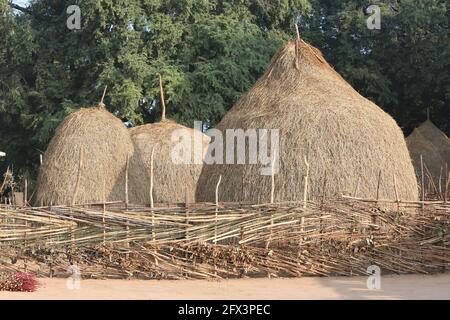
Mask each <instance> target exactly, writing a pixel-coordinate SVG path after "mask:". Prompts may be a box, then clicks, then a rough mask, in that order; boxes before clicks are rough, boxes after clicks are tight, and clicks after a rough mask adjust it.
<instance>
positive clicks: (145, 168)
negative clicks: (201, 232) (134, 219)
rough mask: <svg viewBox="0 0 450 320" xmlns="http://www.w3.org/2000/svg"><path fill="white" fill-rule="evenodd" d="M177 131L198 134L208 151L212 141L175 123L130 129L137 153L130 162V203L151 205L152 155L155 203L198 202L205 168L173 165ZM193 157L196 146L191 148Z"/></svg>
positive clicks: (165, 122)
mask: <svg viewBox="0 0 450 320" xmlns="http://www.w3.org/2000/svg"><path fill="white" fill-rule="evenodd" d="M174 130H185V134H186V136H188V137H189V138H190V139H193V138H194V134H195V133H196V134H198V135H199V137H200V139H201V140H200V141H202V142H203V145H202V147H203V149H204V151H206V149H207V145H208V143H209V140H210V138H209V137H208V136H206V135H204V134H203V133H200V132H196V131H195V130H194V129H191V128H187V127H184V126H182V125H180V124H177V123H176V122H174V121H172V120H166V119H164V120H162V121H161V122H158V123H151V124H146V125H143V126H139V127H135V128H132V129H130V131H131V138H132V141H133V144H134V148H135V153H134V156H133V157H132V158H131V161H130V170H129V181H130V201H131V202H132V203H136V204H146V205H148V204H150V203H151V200H150V177H151V174H150V171H151V154H152V150H153V148H155V149H154V160H153V165H154V167H153V173H154V174H153V179H154V180H153V186H154V187H153V201H154V202H155V203H156V202H160V203H174V202H175V203H176V202H185V199H186V197H187V198H188V199H189V202H194V201H195V188H196V185H197V181H198V178H199V176H200V173H201V170H202V166H203V165H202V164H174V163H173V162H172V159H171V154H172V151H173V149H174V146H175V145H176V143H177V142H173V141H172V139H171V138H172V132H174ZM191 151H192V156H193V145H192V149H191Z"/></svg>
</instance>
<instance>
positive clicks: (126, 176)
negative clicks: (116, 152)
mask: <svg viewBox="0 0 450 320" xmlns="http://www.w3.org/2000/svg"><path fill="white" fill-rule="evenodd" d="M129 166H130V155H129V154H127V160H126V166H125V209H128V168H129Z"/></svg>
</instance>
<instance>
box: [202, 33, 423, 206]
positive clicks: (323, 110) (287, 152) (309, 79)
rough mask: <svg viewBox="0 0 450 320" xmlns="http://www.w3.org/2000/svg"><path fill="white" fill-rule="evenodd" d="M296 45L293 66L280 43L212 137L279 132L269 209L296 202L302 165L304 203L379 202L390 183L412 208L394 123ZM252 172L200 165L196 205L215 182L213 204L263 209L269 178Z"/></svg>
mask: <svg viewBox="0 0 450 320" xmlns="http://www.w3.org/2000/svg"><path fill="white" fill-rule="evenodd" d="M297 43H298V49H299V50H298V52H299V56H298V59H297V55H296V42H289V43H287V44H286V45H285V46H284V47H283V48H282V49H281V50H280V51H279V52H278V53H277V54H276V55H275V56H274V57H273V59H272V61H271V64H270V66H269V68H268V69H267V71H266V72H265V74H264V75H263V76H262V77H261V78H260V79H259V80H258V81H257V83H256V84H255V85H254V87H253V88H252V89H251V90H250V91H249V92H248V93H247V94H246V95H244V96H243V97H242V98H241V99H240V100H239V101H238V102H237V103H236V104H235V105H234V106H233V108H232V109H231V110H230V111H229V112H228V113H227V114H226V115H225V116H224V118H223V119H222V121H221V122H220V123H219V124H218V126H217V129H220V130H222V131H224V130H225V129H233V128H242V129H250V128H255V129H258V128H266V129H279V130H280V147H279V153H280V167H279V173H278V174H277V175H276V176H275V190H274V200H275V201H288V200H302V199H303V186H304V183H303V181H304V175H305V173H306V167H307V165H306V163H305V161H304V158H306V159H307V162H308V163H309V175H308V182H309V187H308V197H309V198H314V197H321V196H322V195H323V194H325V195H329V196H332V195H336V194H342V193H344V194H355V193H356V195H357V196H360V197H367V198H375V197H376V195H377V189H378V196H379V197H380V198H388V197H389V198H391V199H392V197H393V194H394V182H393V180H394V178H393V177H394V175H395V177H396V181H397V182H396V184H397V189H398V194H399V197H400V198H401V199H403V200H417V195H418V187H417V182H416V178H415V175H414V169H413V166H412V164H411V159H410V156H409V153H408V150H407V147H406V143H405V139H404V136H403V133H402V131H401V129H400V128H399V127H398V125H397V123H396V122H395V121H394V119H392V117H390V116H389V115H388V114H386V113H385V112H384V111H383V110H381V109H380V108H379V107H378V106H376V105H375V104H374V103H372V102H371V101H369V100H367V99H366V98H364V97H362V96H361V95H359V94H358V92H356V91H355V90H354V89H353V88H352V87H351V86H350V85H349V84H348V83H347V82H346V81H345V80H344V79H343V78H342V77H341V76H340V75H339V74H338V73H337V72H335V70H334V69H333V68H332V67H331V66H330V65H329V64H328V63H327V62H326V61H325V59H324V58H323V56H322V54H321V53H320V51H319V50H317V49H316V48H313V47H312V46H310V45H308V44H307V43H305V42H303V41H302V40H298V42H297ZM224 135H225V133H224ZM247 160H248V159H247ZM247 163H248V162H247ZM260 168H261V165H260V164H257V165H249V164H245V165H236V164H234V165H227V164H224V165H206V166H204V168H203V172H202V175H201V177H200V180H199V183H198V188H197V199H198V200H206V201H213V200H214V193H215V184H216V183H217V180H218V176H219V175H222V182H221V185H220V201H251V202H255V201H256V202H263V203H266V202H269V200H270V197H271V176H267V175H261V173H260ZM380 172H381V180H380V184H379V186H380V187H379V188H378V176H379V175H380ZM325 175H326V179H325Z"/></svg>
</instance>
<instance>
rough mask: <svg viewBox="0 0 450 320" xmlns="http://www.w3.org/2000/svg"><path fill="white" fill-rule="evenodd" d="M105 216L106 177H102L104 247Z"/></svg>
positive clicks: (104, 241) (104, 236) (104, 238)
mask: <svg viewBox="0 0 450 320" xmlns="http://www.w3.org/2000/svg"><path fill="white" fill-rule="evenodd" d="M105 215H106V176H104V177H103V217H102V223H103V245H106V223H105Z"/></svg>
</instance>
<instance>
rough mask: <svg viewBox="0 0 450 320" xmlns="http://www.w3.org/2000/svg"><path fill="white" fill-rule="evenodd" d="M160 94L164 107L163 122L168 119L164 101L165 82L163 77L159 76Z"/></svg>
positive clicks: (162, 112)
mask: <svg viewBox="0 0 450 320" xmlns="http://www.w3.org/2000/svg"><path fill="white" fill-rule="evenodd" d="M159 94H160V96H161V106H162V111H161V120H165V119H166V102H165V101H164V88H163V80H162V77H161V75H159Z"/></svg>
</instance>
